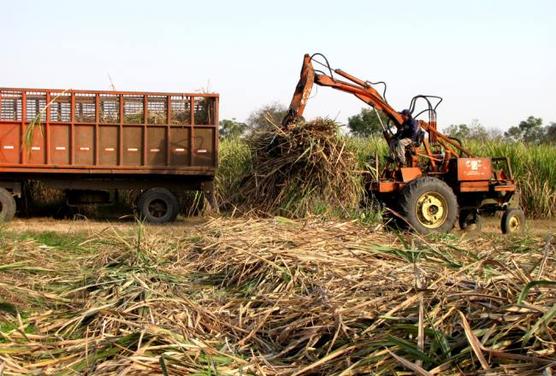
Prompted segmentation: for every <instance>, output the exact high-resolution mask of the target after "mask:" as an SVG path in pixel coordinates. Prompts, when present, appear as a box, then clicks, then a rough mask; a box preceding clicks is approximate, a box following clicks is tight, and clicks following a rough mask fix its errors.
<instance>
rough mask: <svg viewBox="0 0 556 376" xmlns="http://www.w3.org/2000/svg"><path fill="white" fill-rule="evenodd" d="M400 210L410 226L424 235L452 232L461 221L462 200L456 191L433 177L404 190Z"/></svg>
mask: <svg viewBox="0 0 556 376" xmlns="http://www.w3.org/2000/svg"><path fill="white" fill-rule="evenodd" d="M400 207H401V214H402V215H403V216H404V219H405V220H406V221H407V224H408V225H409V226H410V227H411V228H413V229H414V230H415V231H417V232H419V233H421V234H429V233H431V232H441V233H443V232H449V231H450V230H452V228H453V227H454V225H455V223H456V220H457V218H458V201H457V198H456V195H455V194H454V191H453V190H452V188H450V186H449V185H448V184H446V183H445V182H443V181H442V180H440V179H437V178H433V177H429V176H427V177H423V178H420V179H417V180H414V181H412V182H411V183H409V184H408V185H407V186H406V187H405V188H404V190H403V191H402V198H401V203H400Z"/></svg>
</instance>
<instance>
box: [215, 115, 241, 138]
mask: <svg viewBox="0 0 556 376" xmlns="http://www.w3.org/2000/svg"><path fill="white" fill-rule="evenodd" d="M245 131H247V124H245V123H241V122H239V121H236V119H235V118H232V119H231V120H230V119H224V120H221V121H220V137H221V138H235V137H241V136H242V135H243V134H244V133H245Z"/></svg>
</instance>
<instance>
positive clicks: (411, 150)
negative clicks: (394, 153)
mask: <svg viewBox="0 0 556 376" xmlns="http://www.w3.org/2000/svg"><path fill="white" fill-rule="evenodd" d="M424 140H425V131H423V130H422V129H419V133H417V137H416V138H415V141H413V143H412V144H409V145H408V146H407V147H406V148H405V159H406V160H407V161H412V160H415V163H416V161H417V150H418V149H419V148H420V147H421V145H422V144H423V141H424Z"/></svg>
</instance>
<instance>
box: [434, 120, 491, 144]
mask: <svg viewBox="0 0 556 376" xmlns="http://www.w3.org/2000/svg"><path fill="white" fill-rule="evenodd" d="M444 133H446V134H447V135H448V136H450V137H455V138H458V139H460V140H479V141H486V140H489V139H490V138H492V137H491V135H494V134H496V132H494V131H491V132H489V131H487V130H486V128H485V127H483V125H482V124H481V123H479V121H478V120H477V119H473V120H472V121H471V124H470V125H467V124H457V125H456V124H452V125H450V126H449V127H448V128H446V129H444Z"/></svg>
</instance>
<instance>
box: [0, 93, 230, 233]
mask: <svg viewBox="0 0 556 376" xmlns="http://www.w3.org/2000/svg"><path fill="white" fill-rule="evenodd" d="M218 106H219V95H218V94H216V93H160V92H131V91H97V90H61V89H29V88H25V89H21V88H0V220H3V221H9V220H10V219H12V218H13V216H14V214H15V212H16V209H17V208H16V206H17V203H18V202H21V201H20V200H21V199H23V198H24V197H22V196H23V195H24V194H25V189H24V187H25V185H26V184H27V182H29V181H39V182H40V183H42V184H44V185H45V186H48V187H54V188H60V189H63V190H64V192H65V193H66V199H67V203H68V204H69V205H101V204H108V203H110V202H112V201H113V199H114V197H115V192H117V191H118V190H136V191H138V192H139V195H138V198H137V201H136V208H137V211H138V213H139V215H140V216H141V217H142V218H143V219H145V220H147V221H149V222H153V223H164V222H169V221H172V220H174V219H175V218H176V216H177V215H178V213H179V212H180V209H181V208H180V205H179V202H180V196H182V195H183V194H185V192H187V191H202V192H204V193H206V197H207V198H208V202H209V203H210V202H212V203H213V200H212V198H213V197H214V195H213V194H214V192H213V181H214V175H215V171H216V167H217V163H218V123H219V121H218Z"/></svg>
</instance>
